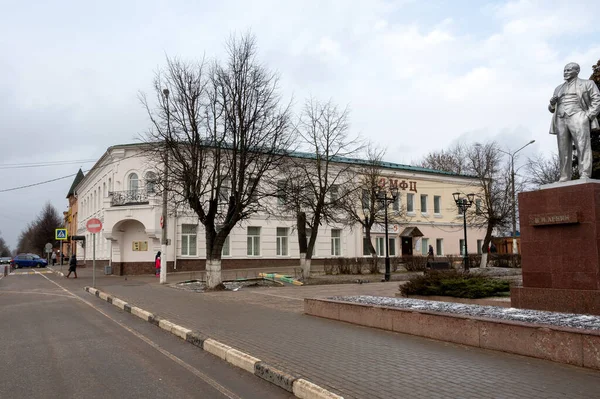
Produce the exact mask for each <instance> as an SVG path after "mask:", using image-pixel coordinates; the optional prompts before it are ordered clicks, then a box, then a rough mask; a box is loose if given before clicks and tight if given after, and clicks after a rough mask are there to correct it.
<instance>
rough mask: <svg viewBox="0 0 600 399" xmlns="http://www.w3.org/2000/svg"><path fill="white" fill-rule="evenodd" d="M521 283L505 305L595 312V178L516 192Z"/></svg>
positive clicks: (599, 272) (599, 240)
mask: <svg viewBox="0 0 600 399" xmlns="http://www.w3.org/2000/svg"><path fill="white" fill-rule="evenodd" d="M519 217H520V224H521V264H522V268H523V286H522V287H513V288H511V306H512V307H516V308H526V309H538V310H549V311H556V312H568V313H586V314H594V315H600V181H596V180H589V179H586V180H581V179H580V180H575V181H572V182H566V183H556V184H551V185H547V186H543V187H542V188H541V189H540V190H536V191H529V192H523V193H520V194H519Z"/></svg>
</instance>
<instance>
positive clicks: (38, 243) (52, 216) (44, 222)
mask: <svg viewBox="0 0 600 399" xmlns="http://www.w3.org/2000/svg"><path fill="white" fill-rule="evenodd" d="M61 225H62V219H61V217H60V215H59V213H58V211H57V210H56V208H54V207H53V206H52V205H51V204H50V203H49V202H48V203H46V204H45V205H44V207H43V208H42V210H41V212H40V214H39V215H38V216H37V218H36V219H35V221H33V222H31V223H30V224H29V225H28V226H27V228H26V229H25V230H23V231H22V232H21V233H20V234H19V239H18V242H17V252H29V253H34V254H38V255H43V251H44V245H46V244H47V243H51V244H53V245H57V242H56V240H55V239H54V234H55V229H57V228H59V227H61Z"/></svg>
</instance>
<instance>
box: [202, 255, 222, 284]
mask: <svg viewBox="0 0 600 399" xmlns="http://www.w3.org/2000/svg"><path fill="white" fill-rule="evenodd" d="M221 282H222V280H221V260H208V259H207V260H206V285H207V286H208V288H215V287H216V286H217V285H219V284H221Z"/></svg>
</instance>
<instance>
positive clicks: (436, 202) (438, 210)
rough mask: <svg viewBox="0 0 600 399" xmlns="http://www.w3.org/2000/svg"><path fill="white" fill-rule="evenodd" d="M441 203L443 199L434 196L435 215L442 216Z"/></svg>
mask: <svg viewBox="0 0 600 399" xmlns="http://www.w3.org/2000/svg"><path fill="white" fill-rule="evenodd" d="M441 203H442V197H440V196H439V195H434V196H433V213H435V214H438V215H439V214H440V213H442V212H441V210H442V207H441Z"/></svg>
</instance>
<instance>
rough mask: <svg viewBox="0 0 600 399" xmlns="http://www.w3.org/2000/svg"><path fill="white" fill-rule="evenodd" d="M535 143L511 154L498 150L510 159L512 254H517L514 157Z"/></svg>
mask: <svg viewBox="0 0 600 399" xmlns="http://www.w3.org/2000/svg"><path fill="white" fill-rule="evenodd" d="M533 143H535V140H531V141H530V142H529V143H527V144H525V145H524V146H523V147H521V148H519V149H518V150H517V151H515V152H513V153H511V152H507V151H502V150H498V151H500V152H503V153H504V154H506V155H508V156H509V157H510V186H511V190H510V191H511V196H512V198H511V199H512V253H513V254H518V253H519V248H518V246H517V196H516V193H515V155H517V152H519V151H521V150H522V149H523V148H525V147H527V146H528V145H529V144H533Z"/></svg>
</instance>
